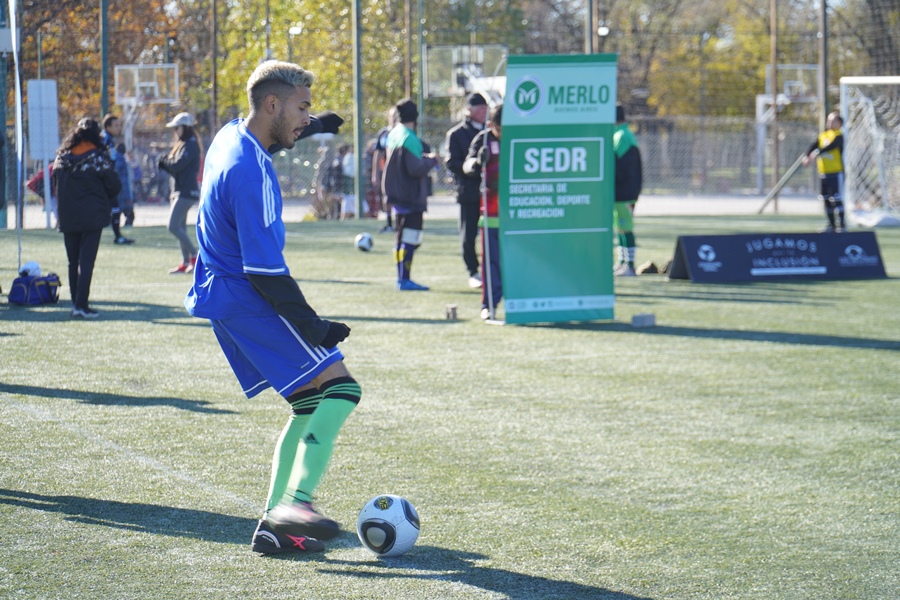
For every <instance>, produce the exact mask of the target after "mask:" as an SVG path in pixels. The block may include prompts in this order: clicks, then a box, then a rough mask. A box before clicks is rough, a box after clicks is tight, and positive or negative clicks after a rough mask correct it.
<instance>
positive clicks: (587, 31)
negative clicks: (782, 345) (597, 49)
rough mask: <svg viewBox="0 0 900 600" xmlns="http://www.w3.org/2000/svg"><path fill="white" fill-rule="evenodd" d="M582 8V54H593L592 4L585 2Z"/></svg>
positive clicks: (591, 0)
mask: <svg viewBox="0 0 900 600" xmlns="http://www.w3.org/2000/svg"><path fill="white" fill-rule="evenodd" d="M585 4H586V6H585V7H584V12H585V15H584V53H585V54H593V53H594V2H593V0H585Z"/></svg>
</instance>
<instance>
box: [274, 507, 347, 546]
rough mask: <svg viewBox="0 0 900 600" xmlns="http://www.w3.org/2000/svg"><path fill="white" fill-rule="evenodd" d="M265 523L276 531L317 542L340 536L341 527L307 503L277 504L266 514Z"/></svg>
mask: <svg viewBox="0 0 900 600" xmlns="http://www.w3.org/2000/svg"><path fill="white" fill-rule="evenodd" d="M266 521H268V523H269V524H270V525H271V526H273V527H275V528H277V529H278V531H284V532H286V533H290V534H291V535H296V536H309V537H312V538H316V539H319V540H330V539H332V538H335V537H337V536H339V535H340V534H341V526H340V525H338V524H337V522H335V521H333V520H331V519H329V518H328V517H324V516H322V515H320V514H319V513H318V512H316V509H315V508H313V506H312V504H310V503H309V502H295V503H293V504H279V505H278V506H276V507H275V508H273V509H272V510H270V511H269V512H268V513H266Z"/></svg>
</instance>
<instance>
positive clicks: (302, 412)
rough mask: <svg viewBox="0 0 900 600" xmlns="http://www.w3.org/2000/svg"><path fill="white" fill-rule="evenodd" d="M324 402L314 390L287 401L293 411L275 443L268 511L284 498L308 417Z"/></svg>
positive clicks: (295, 395)
mask: <svg viewBox="0 0 900 600" xmlns="http://www.w3.org/2000/svg"><path fill="white" fill-rule="evenodd" d="M321 400H322V394H321V393H320V392H319V390H317V389H315V388H312V389H309V390H303V391H301V392H297V393H296V394H292V395H291V396H290V397H289V398H288V399H287V401H288V402H290V404H291V408H292V409H293V411H294V412H293V414H291V416H290V418H289V419H288V422H287V425H285V426H284V429H283V430H282V431H281V436H280V437H279V438H278V442H277V443H276V444H275V456H274V457H273V458H272V478H271V480H270V482H269V495H268V499H267V500H266V510H271V509H272V508H274V507H275V505H277V504H278V502H280V501H281V498H282V497H283V496H284V493H285V490H286V489H287V485H288V480H289V479H290V478H291V473H292V472H293V470H294V463H295V462H296V458H297V449H298V448H299V446H300V442H301V440H302V439H303V431H304V430H305V429H306V425H307V423H308V422H309V418H310V417H311V416H312V413H313V411H315V410H316V407H317V406H318V405H319V402H321Z"/></svg>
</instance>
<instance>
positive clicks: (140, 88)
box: [115, 64, 178, 106]
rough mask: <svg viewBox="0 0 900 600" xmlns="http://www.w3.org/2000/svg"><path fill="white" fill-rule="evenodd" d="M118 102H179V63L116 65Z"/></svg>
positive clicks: (133, 104)
mask: <svg viewBox="0 0 900 600" xmlns="http://www.w3.org/2000/svg"><path fill="white" fill-rule="evenodd" d="M115 76H116V77H115V78H116V104H119V105H120V106H138V105H142V104H177V103H178V65H176V64H160V65H116V72H115Z"/></svg>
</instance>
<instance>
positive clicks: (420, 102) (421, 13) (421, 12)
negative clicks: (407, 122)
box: [416, 0, 425, 124]
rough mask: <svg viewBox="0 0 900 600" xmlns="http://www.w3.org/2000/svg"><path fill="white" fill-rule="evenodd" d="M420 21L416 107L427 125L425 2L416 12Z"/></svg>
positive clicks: (421, 1)
mask: <svg viewBox="0 0 900 600" xmlns="http://www.w3.org/2000/svg"><path fill="white" fill-rule="evenodd" d="M416 17H417V18H418V19H419V24H418V25H419V27H418V32H419V89H418V98H417V101H416V105H417V106H418V107H419V122H420V123H422V124H424V123H425V0H419V8H418V11H417V12H416Z"/></svg>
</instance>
